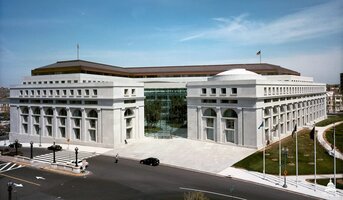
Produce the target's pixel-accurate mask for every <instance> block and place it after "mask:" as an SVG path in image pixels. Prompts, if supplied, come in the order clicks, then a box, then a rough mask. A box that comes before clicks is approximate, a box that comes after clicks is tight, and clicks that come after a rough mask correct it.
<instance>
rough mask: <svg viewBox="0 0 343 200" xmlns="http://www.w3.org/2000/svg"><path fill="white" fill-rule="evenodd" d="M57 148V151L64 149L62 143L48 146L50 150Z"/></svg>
mask: <svg viewBox="0 0 343 200" xmlns="http://www.w3.org/2000/svg"><path fill="white" fill-rule="evenodd" d="M53 149H55V151H61V150H62V147H61V146H60V145H55V146H54V145H51V146H49V147H48V150H53Z"/></svg>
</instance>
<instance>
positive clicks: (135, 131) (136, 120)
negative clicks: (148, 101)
mask: <svg viewBox="0 0 343 200" xmlns="http://www.w3.org/2000/svg"><path fill="white" fill-rule="evenodd" d="M132 121H133V123H134V126H133V127H134V129H133V138H136V139H140V138H141V137H140V133H139V132H140V130H139V107H138V106H136V110H135V118H134V120H132Z"/></svg>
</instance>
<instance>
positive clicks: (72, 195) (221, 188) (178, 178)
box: [0, 156, 310, 200]
mask: <svg viewBox="0 0 343 200" xmlns="http://www.w3.org/2000/svg"><path fill="white" fill-rule="evenodd" d="M88 162H89V168H88V170H89V171H90V172H91V173H90V174H89V175H85V176H82V177H76V176H68V175H62V174H57V173H52V172H48V171H43V170H38V169H34V168H30V167H22V168H18V169H14V170H10V171H6V172H4V173H1V172H0V199H7V195H8V192H7V183H8V182H9V181H12V182H15V183H16V184H23V187H15V188H14V190H13V191H12V199H25V200H26V199H27V200H31V199H32V200H40V199H42V200H43V199H44V200H49V199H73V200H74V199H82V200H86V199H92V200H93V199H111V200H112V199H183V197H184V193H186V192H190V191H201V192H203V193H204V194H205V196H206V197H208V198H210V199H241V200H243V199H264V200H267V199H278V200H281V199H310V198H309V197H307V196H302V195H300V194H295V193H289V192H285V191H282V189H280V190H278V189H274V188H270V187H264V186H261V185H256V184H254V183H249V182H244V181H240V180H234V179H230V178H224V177H219V176H213V175H208V174H203V173H197V172H192V171H188V170H182V169H177V168H172V167H169V166H164V165H160V166H157V167H152V166H146V165H141V164H139V162H138V161H136V160H127V159H120V160H119V163H117V164H116V163H114V158H113V157H107V156H96V157H93V158H90V159H88ZM195 164H196V163H195ZM36 177H43V178H44V180H43V179H37V178H36Z"/></svg>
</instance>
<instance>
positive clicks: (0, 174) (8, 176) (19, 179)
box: [0, 173, 40, 186]
mask: <svg viewBox="0 0 343 200" xmlns="http://www.w3.org/2000/svg"><path fill="white" fill-rule="evenodd" d="M0 176H5V177H7V178H12V179H15V180H18V181H22V182H25V183H29V184H32V185H36V186H40V184H38V183H34V182H31V181H27V180H24V179H21V178H17V177H14V176H10V175H6V174H2V173H0Z"/></svg>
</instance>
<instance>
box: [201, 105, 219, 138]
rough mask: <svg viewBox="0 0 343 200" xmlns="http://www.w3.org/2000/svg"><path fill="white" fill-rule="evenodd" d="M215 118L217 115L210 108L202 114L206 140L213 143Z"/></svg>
mask: <svg viewBox="0 0 343 200" xmlns="http://www.w3.org/2000/svg"><path fill="white" fill-rule="evenodd" d="M216 118H217V113H216V112H215V111H214V110H213V109H212V108H207V109H206V110H205V111H204V113H203V119H204V132H205V137H206V139H207V140H212V141H214V135H215V133H216V131H215V130H216V125H215V124H216Z"/></svg>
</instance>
